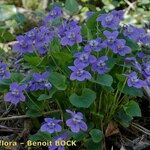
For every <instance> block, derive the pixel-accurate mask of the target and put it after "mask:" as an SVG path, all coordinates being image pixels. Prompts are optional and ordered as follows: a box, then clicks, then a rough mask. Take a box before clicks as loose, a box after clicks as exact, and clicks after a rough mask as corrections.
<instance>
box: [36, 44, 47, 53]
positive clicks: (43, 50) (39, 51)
mask: <svg viewBox="0 0 150 150" xmlns="http://www.w3.org/2000/svg"><path fill="white" fill-rule="evenodd" d="M37 52H38V54H40V55H45V54H46V53H47V52H48V46H46V45H45V46H42V47H37Z"/></svg>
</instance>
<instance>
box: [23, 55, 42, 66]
mask: <svg viewBox="0 0 150 150" xmlns="http://www.w3.org/2000/svg"><path fill="white" fill-rule="evenodd" d="M24 60H25V61H26V62H28V63H29V64H30V65H32V66H36V65H38V64H39V62H40V61H41V58H40V57H38V56H36V55H25V56H24Z"/></svg>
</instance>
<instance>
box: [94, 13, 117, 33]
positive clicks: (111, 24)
mask: <svg viewBox="0 0 150 150" xmlns="http://www.w3.org/2000/svg"><path fill="white" fill-rule="evenodd" d="M97 21H100V22H101V24H102V26H103V27H105V28H106V27H108V28H111V29H113V30H114V29H117V28H118V27H119V23H120V19H119V17H116V14H115V13H114V12H113V13H108V14H102V15H101V16H99V17H98V18H97Z"/></svg>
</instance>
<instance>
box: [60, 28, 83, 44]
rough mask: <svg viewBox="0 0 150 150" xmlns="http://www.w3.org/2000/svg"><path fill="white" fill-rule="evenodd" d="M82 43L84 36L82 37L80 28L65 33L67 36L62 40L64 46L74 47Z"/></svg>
mask: <svg viewBox="0 0 150 150" xmlns="http://www.w3.org/2000/svg"><path fill="white" fill-rule="evenodd" d="M80 42H82V36H81V35H80V28H78V27H77V28H74V29H71V30H68V31H66V32H65V36H64V37H62V38H61V44H62V45H64V46H65V45H69V46H73V45H74V44H76V43H80Z"/></svg>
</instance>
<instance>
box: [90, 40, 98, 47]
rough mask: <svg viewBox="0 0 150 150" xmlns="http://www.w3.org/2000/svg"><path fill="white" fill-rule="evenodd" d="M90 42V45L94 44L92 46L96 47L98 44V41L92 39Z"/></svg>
mask: <svg viewBox="0 0 150 150" xmlns="http://www.w3.org/2000/svg"><path fill="white" fill-rule="evenodd" d="M89 44H90V46H92V47H96V46H97V45H98V42H97V41H95V40H92V41H90V42H89Z"/></svg>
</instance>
